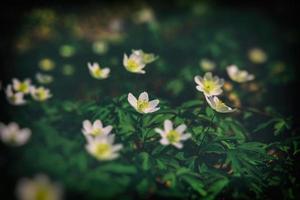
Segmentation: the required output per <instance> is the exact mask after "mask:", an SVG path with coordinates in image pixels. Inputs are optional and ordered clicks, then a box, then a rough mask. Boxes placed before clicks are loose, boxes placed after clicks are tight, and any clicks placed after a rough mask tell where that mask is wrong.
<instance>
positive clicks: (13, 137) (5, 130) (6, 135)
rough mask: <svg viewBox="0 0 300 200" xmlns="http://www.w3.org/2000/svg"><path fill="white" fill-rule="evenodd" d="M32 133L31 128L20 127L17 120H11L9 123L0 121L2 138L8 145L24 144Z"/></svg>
mask: <svg viewBox="0 0 300 200" xmlns="http://www.w3.org/2000/svg"><path fill="white" fill-rule="evenodd" d="M30 135H31V131H30V129H28V128H24V129H20V128H19V125H18V124H17V123H15V122H11V123H9V124H8V125H5V124H3V123H1V122H0V139H1V140H2V142H4V143H6V144H8V145H12V146H21V145H24V144H25V143H26V142H27V141H28V139H29V138H30Z"/></svg>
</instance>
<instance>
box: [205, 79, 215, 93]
mask: <svg viewBox="0 0 300 200" xmlns="http://www.w3.org/2000/svg"><path fill="white" fill-rule="evenodd" d="M215 87H216V84H215V83H214V82H213V81H204V84H203V90H204V92H206V93H210V92H211V91H212V90H214V89H215Z"/></svg>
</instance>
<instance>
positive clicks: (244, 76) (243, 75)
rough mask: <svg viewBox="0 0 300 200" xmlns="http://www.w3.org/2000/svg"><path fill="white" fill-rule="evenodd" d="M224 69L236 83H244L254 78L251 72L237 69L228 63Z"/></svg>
mask: <svg viewBox="0 0 300 200" xmlns="http://www.w3.org/2000/svg"><path fill="white" fill-rule="evenodd" d="M226 70H227V73H228V76H229V77H230V78H231V80H233V81H236V82H238V83H244V82H247V81H251V80H253V79H254V75H253V74H249V73H248V72H247V71H246V70H239V68H238V67H237V66H236V65H230V66H228V67H227V68H226Z"/></svg>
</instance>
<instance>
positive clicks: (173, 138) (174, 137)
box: [167, 130, 180, 143]
mask: <svg viewBox="0 0 300 200" xmlns="http://www.w3.org/2000/svg"><path fill="white" fill-rule="evenodd" d="M167 139H168V140H169V142H170V143H177V142H179V140H180V134H179V133H178V132H177V131H175V130H171V131H169V132H168V133H167Z"/></svg>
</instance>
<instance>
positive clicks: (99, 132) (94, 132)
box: [91, 128, 102, 136]
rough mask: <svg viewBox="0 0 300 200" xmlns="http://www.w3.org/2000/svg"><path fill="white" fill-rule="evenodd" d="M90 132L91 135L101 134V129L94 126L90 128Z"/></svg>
mask: <svg viewBox="0 0 300 200" xmlns="http://www.w3.org/2000/svg"><path fill="white" fill-rule="evenodd" d="M91 134H92V135H93V136H97V135H102V130H101V129H100V128H95V129H93V130H92V132H91Z"/></svg>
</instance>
